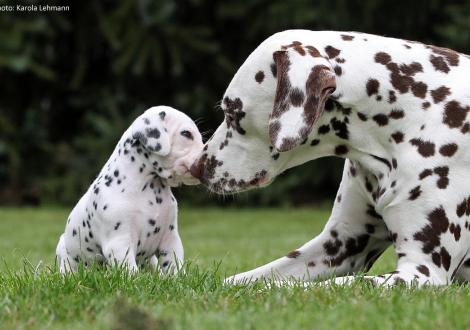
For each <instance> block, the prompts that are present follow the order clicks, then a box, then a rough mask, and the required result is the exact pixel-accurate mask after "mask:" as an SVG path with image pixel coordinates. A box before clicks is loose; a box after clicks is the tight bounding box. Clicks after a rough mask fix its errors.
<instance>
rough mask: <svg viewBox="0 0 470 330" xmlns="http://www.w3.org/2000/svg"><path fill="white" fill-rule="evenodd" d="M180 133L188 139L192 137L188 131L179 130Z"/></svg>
mask: <svg viewBox="0 0 470 330" xmlns="http://www.w3.org/2000/svg"><path fill="white" fill-rule="evenodd" d="M181 135H183V136H184V137H185V138H187V139H190V140H193V139H194V138H193V135H192V134H191V132H190V131H181Z"/></svg>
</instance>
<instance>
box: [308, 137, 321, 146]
mask: <svg viewBox="0 0 470 330" xmlns="http://www.w3.org/2000/svg"><path fill="white" fill-rule="evenodd" d="M319 143H320V140H318V139H313V140H312V142H310V145H311V146H312V147H313V146H316V145H318V144H319Z"/></svg>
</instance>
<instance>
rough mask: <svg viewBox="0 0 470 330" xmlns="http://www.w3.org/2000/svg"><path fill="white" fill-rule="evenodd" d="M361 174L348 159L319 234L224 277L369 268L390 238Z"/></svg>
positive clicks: (284, 276) (317, 274)
mask: <svg viewBox="0 0 470 330" xmlns="http://www.w3.org/2000/svg"><path fill="white" fill-rule="evenodd" d="M361 171H363V170H361ZM364 173H365V172H364ZM361 175H363V173H361V172H360V169H359V168H357V167H352V164H350V162H349V161H346V162H345V167H344V171H343V179H342V181H341V185H340V188H339V191H338V195H337V198H336V200H335V204H334V207H333V211H332V214H331V217H330V219H329V220H328V223H327V224H326V226H325V229H324V230H323V232H322V233H320V235H318V236H317V237H315V238H314V239H312V240H311V241H310V242H308V243H306V244H305V245H303V246H302V247H300V248H299V249H297V250H295V251H292V252H290V253H288V254H287V256H285V257H283V258H280V259H277V260H275V261H273V262H271V263H269V264H267V265H264V266H261V267H259V268H256V269H254V270H252V271H248V272H245V273H241V274H238V275H235V276H232V277H229V278H227V279H226V280H225V281H226V282H227V283H245V282H250V281H254V280H257V279H268V280H271V279H274V280H282V281H285V280H289V279H294V280H302V281H308V280H314V279H321V278H328V277H331V276H333V275H344V274H350V273H355V272H357V271H361V270H368V269H369V268H370V267H371V266H372V264H373V263H374V262H375V260H376V259H377V258H378V257H379V256H380V254H381V253H382V252H383V251H384V250H385V249H386V248H387V247H388V246H389V245H390V243H391V242H390V241H389V239H388V231H387V229H386V227H385V224H384V222H383V219H382V217H381V216H380V215H378V214H377V213H376V212H375V209H374V208H373V207H372V205H370V204H369V202H368V201H369V199H368V197H367V196H366V194H365V192H364V190H365V189H364V188H363V181H364V180H363V177H361Z"/></svg>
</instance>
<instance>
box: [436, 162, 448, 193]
mask: <svg viewBox="0 0 470 330" xmlns="http://www.w3.org/2000/svg"><path fill="white" fill-rule="evenodd" d="M434 173H435V174H437V175H438V176H439V179H438V180H437V187H438V188H439V189H445V188H447V186H448V185H449V178H448V176H449V167H447V166H438V167H435V168H434Z"/></svg>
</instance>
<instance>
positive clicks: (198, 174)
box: [189, 156, 205, 180]
mask: <svg viewBox="0 0 470 330" xmlns="http://www.w3.org/2000/svg"><path fill="white" fill-rule="evenodd" d="M204 162H205V157H204V156H203V157H201V158H199V159H198V160H196V161H195V162H194V164H193V165H191V168H190V169H189V172H190V173H191V175H192V176H193V177H195V178H196V179H199V180H201V179H202V176H203V174H204Z"/></svg>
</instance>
